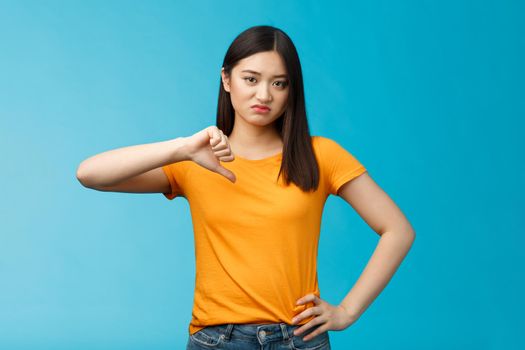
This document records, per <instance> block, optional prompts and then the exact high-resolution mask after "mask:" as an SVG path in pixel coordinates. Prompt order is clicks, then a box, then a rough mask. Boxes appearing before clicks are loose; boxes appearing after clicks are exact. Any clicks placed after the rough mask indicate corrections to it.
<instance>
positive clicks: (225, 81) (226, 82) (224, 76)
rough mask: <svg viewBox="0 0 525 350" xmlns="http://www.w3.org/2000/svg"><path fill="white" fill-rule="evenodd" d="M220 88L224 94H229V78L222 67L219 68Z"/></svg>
mask: <svg viewBox="0 0 525 350" xmlns="http://www.w3.org/2000/svg"><path fill="white" fill-rule="evenodd" d="M221 77H222V86H223V87H224V90H226V92H230V77H229V76H228V75H227V74H226V72H225V71H224V67H223V68H221Z"/></svg>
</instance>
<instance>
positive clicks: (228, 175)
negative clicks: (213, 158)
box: [216, 165, 237, 183]
mask: <svg viewBox="0 0 525 350" xmlns="http://www.w3.org/2000/svg"><path fill="white" fill-rule="evenodd" d="M216 171H217V172H218V173H219V174H221V175H222V176H224V177H226V178H227V179H228V180H230V181H231V182H233V183H235V181H237V178H236V177H235V174H234V173H233V172H232V171H230V170H228V169H226V168H225V167H223V166H222V165H219V166H218V167H217V169H216Z"/></svg>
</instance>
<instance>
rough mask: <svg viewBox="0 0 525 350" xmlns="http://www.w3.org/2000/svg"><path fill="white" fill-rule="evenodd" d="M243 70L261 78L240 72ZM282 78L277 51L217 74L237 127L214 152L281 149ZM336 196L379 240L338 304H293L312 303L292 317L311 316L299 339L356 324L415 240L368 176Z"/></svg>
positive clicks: (250, 154) (249, 154)
mask: <svg viewBox="0 0 525 350" xmlns="http://www.w3.org/2000/svg"><path fill="white" fill-rule="evenodd" d="M245 69H248V70H253V71H256V72H259V73H261V74H259V75H257V74H253V73H245V72H242V71H243V70H245ZM280 74H286V68H285V65H284V62H283V60H282V58H281V57H280V55H279V54H278V53H277V52H275V51H268V52H261V53H257V54H255V55H252V56H249V57H246V58H245V59H243V60H241V61H239V63H238V65H236V66H235V67H234V68H233V69H232V72H231V76H227V75H226V74H225V72H224V69H222V70H221V76H222V81H223V86H224V89H225V90H226V91H227V92H229V93H230V97H231V101H232V105H233V107H234V109H235V124H234V128H233V131H232V133H231V135H230V137H229V139H228V137H227V136H225V135H223V134H222V133H220V134H221V135H220V136H221V141H222V143H221V144H220V148H218V149H219V150H225V153H224V155H229V154H230V153H228V152H233V153H236V154H239V155H240V156H241V157H245V158H254V159H259V158H264V157H267V156H270V155H273V154H275V153H278V152H280V151H281V150H282V141H281V139H280V136H279V135H278V133H277V131H276V130H275V128H274V125H273V124H274V122H275V120H276V119H277V118H279V117H280V116H281V114H282V113H283V112H284V110H285V108H286V103H287V98H288V90H289V88H288V86H287V85H286V84H283V83H284V82H286V80H285V79H284V78H278V79H277V78H275V77H274V76H275V75H280ZM254 104H262V105H267V106H269V107H270V108H272V110H271V111H270V113H268V114H257V113H255V112H254V111H253V110H252V109H251V106H252V105H254ZM219 132H220V131H219ZM217 142H220V141H217ZM228 142H229V146H228ZM227 159H229V158H227ZM338 195H339V196H340V197H342V198H343V199H344V200H345V201H346V202H347V203H348V204H350V205H351V206H352V207H353V208H354V209H355V210H356V212H357V213H358V214H359V215H360V216H361V217H362V218H363V219H364V220H365V221H366V222H367V223H368V224H369V226H370V227H371V228H372V229H374V231H375V232H376V233H377V234H378V235H379V236H380V237H381V238H380V239H379V243H378V245H377V247H376V249H375V251H374V253H373V255H372V257H371V259H370V261H369V262H368V264H367V266H366V267H365V270H364V271H363V273H362V274H361V276H360V278H359V279H358V281H357V282H356V284H355V285H354V287H353V288H352V289H351V291H350V292H349V293H348V294H347V296H346V297H345V298H344V300H343V301H342V302H341V304H339V305H332V304H329V303H328V302H326V301H325V300H323V299H321V298H319V297H317V296H316V295H314V294H308V295H305V296H303V297H301V298H299V299H298V300H297V305H301V304H304V303H309V302H313V303H314V305H315V306H313V307H311V308H308V309H306V310H304V311H303V312H301V313H300V314H298V315H296V316H295V317H294V319H293V324H297V323H299V322H301V320H303V319H305V318H309V317H310V316H315V317H314V318H313V319H312V320H311V321H309V322H308V323H306V324H304V325H302V326H301V327H299V328H297V329H295V331H294V334H295V335H300V334H302V333H303V332H305V331H307V330H308V329H310V328H312V327H317V329H316V330H315V331H313V332H312V333H310V334H309V335H308V336H306V337H304V340H305V341H308V340H311V339H313V338H314V337H316V336H317V335H319V334H321V333H323V332H326V331H328V330H343V329H346V328H347V327H349V326H350V325H351V324H353V323H354V322H356V321H357V319H358V318H359V317H360V315H361V314H362V313H363V312H364V311H365V309H366V308H367V307H368V306H369V305H370V304H371V303H372V301H373V300H374V299H375V298H376V297H377V295H378V294H379V293H380V292H381V291H382V290H383V289H384V287H385V286H386V284H387V283H388V282H389V281H390V279H391V278H392V276H393V274H394V272H395V271H396V270H397V268H398V267H399V265H400V264H401V262H402V260H403V258H404V257H405V255H406V254H407V252H408V250H409V249H410V247H411V245H412V242H413V241H414V239H415V232H414V230H413V229H412V227H411V225H410V223H409V222H408V220H407V219H406V217H405V216H404V215H403V213H402V212H401V210H400V209H399V208H398V207H397V205H396V204H395V203H394V202H393V201H392V199H391V198H390V197H389V196H388V195H387V194H386V193H385V192H384V191H383V190H382V189H381V188H380V187H379V186H378V185H377V184H376V183H375V181H374V180H373V179H372V178H371V177H370V175H369V174H368V172H365V173H364V174H362V175H360V176H358V177H357V178H355V179H353V180H352V181H349V182H347V183H346V184H344V185H343V186H341V188H340V190H339V192H338Z"/></svg>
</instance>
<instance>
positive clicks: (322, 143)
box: [312, 135, 342, 152]
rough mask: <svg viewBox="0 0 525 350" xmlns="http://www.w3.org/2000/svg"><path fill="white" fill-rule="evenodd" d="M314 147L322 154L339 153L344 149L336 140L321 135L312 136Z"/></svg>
mask: <svg viewBox="0 0 525 350" xmlns="http://www.w3.org/2000/svg"><path fill="white" fill-rule="evenodd" d="M312 146H313V147H314V149H316V150H318V151H320V152H330V151H337V150H339V149H340V148H342V147H341V145H340V144H339V143H338V142H337V141H335V140H334V139H331V138H329V137H326V136H321V135H314V136H312Z"/></svg>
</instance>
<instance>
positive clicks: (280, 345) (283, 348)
mask: <svg viewBox="0 0 525 350" xmlns="http://www.w3.org/2000/svg"><path fill="white" fill-rule="evenodd" d="M299 327H302V325H289V324H286V323H257V324H234V323H229V324H221V325H215V326H208V327H205V328H203V329H201V330H200V331H198V332H196V333H194V334H192V335H190V336H189V339H188V343H187V345H186V350H200V349H224V350H296V349H297V350H314V349H315V350H330V349H331V347H330V339H329V336H328V332H323V333H321V334H318V335H316V336H315V337H314V338H313V339H310V340H308V341H304V340H303V337H305V336H306V335H307V334H309V333H311V332H313V331H314V330H315V329H317V327H319V326H314V327H312V328H310V329H308V330H306V331H305V332H303V333H301V334H300V335H294V334H293V331H294V330H295V329H297V328H299Z"/></svg>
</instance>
